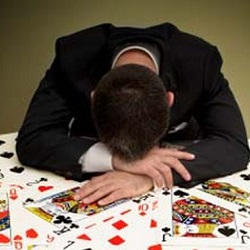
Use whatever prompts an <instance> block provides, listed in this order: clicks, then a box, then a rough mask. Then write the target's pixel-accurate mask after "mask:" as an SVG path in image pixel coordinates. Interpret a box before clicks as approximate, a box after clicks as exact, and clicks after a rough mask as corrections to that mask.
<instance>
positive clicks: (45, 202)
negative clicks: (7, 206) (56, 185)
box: [24, 187, 127, 228]
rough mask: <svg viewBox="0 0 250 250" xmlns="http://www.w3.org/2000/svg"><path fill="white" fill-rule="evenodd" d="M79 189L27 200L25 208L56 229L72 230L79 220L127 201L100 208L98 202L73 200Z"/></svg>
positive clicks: (75, 188)
mask: <svg viewBox="0 0 250 250" xmlns="http://www.w3.org/2000/svg"><path fill="white" fill-rule="evenodd" d="M79 188H80V187H74V188H71V189H68V190H65V191H62V192H59V193H56V194H53V195H50V196H48V197H45V198H42V199H40V200H37V201H32V200H31V201H29V200H26V202H25V203H24V207H25V208H26V209H27V210H29V211H30V212H32V213H34V214H35V215H37V216H39V217H40V218H42V219H44V220H46V221H47V222H50V223H52V224H53V225H55V226H56V227H59V228H61V227H67V228H68V227H70V228H71V227H72V226H74V222H76V221H78V220H81V219H85V218H87V217H89V216H92V215H95V214H99V213H101V212H103V211H105V210H109V209H111V208H114V207H116V206H118V205H120V204H122V203H124V202H126V201H127V200H126V199H124V200H120V201H117V202H114V203H112V204H109V205H107V206H100V205H98V204H97V202H93V203H91V204H85V203H83V202H81V201H76V200H74V198H73V195H74V194H75V192H76V191H77V190H78V189H79Z"/></svg>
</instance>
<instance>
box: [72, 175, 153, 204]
mask: <svg viewBox="0 0 250 250" xmlns="http://www.w3.org/2000/svg"><path fill="white" fill-rule="evenodd" d="M152 186H153V185H152V180H151V179H150V178H149V177H147V176H145V175H136V174H130V173H126V172H122V171H111V172H109V173H105V174H103V175H101V176H98V177H95V178H93V179H91V180H90V181H89V182H87V183H86V184H85V185H84V186H82V187H81V188H80V190H78V192H77V193H76V194H75V196H74V199H76V200H78V201H80V202H83V203H86V204H90V203H92V202H96V201H97V202H98V204H99V205H102V206H103V205H107V204H109V203H112V202H114V201H117V200H120V199H123V198H131V197H134V196H137V195H140V194H142V193H145V192H147V191H149V190H150V189H151V188H152Z"/></svg>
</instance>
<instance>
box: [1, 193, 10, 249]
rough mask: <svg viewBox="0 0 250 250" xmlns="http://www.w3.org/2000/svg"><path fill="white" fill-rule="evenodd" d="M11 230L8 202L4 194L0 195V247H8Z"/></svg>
mask: <svg viewBox="0 0 250 250" xmlns="http://www.w3.org/2000/svg"><path fill="white" fill-rule="evenodd" d="M10 243H11V228H10V213H9V202H8V199H7V196H6V194H3V193H0V246H6V245H10Z"/></svg>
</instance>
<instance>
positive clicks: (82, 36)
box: [57, 23, 113, 44]
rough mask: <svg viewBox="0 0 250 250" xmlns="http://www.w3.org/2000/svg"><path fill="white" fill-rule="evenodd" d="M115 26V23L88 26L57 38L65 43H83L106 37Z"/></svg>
mask: <svg viewBox="0 0 250 250" xmlns="http://www.w3.org/2000/svg"><path fill="white" fill-rule="evenodd" d="M112 28H113V25H112V24H110V23H104V24H99V25H96V26H92V27H88V28H86V29H83V30H80V31H77V32H74V33H71V34H68V35H65V36H62V37H59V38H58V39H57V40H58V41H60V42H62V43H65V44H71V43H81V42H88V41H92V42H93V40H95V39H97V38H99V39H100V37H106V36H107V34H108V33H109V32H110V29H112Z"/></svg>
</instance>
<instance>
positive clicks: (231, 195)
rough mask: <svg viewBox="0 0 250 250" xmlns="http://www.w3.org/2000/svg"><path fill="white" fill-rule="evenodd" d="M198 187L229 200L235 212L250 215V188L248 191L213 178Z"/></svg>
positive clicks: (245, 215)
mask: <svg viewBox="0 0 250 250" xmlns="http://www.w3.org/2000/svg"><path fill="white" fill-rule="evenodd" d="M198 189H199V190H201V191H203V192H206V193H208V194H210V195H212V196H214V197H217V198H219V199H223V200H225V201H227V202H228V205H229V206H230V208H231V209H233V210H234V211H235V212H237V213H238V214H241V215H243V216H244V217H250V189H249V191H247V190H244V189H242V188H239V187H238V186H235V185H232V184H230V183H229V182H222V181H213V180H209V181H206V182H204V183H203V184H201V185H200V186H199V187H198Z"/></svg>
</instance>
